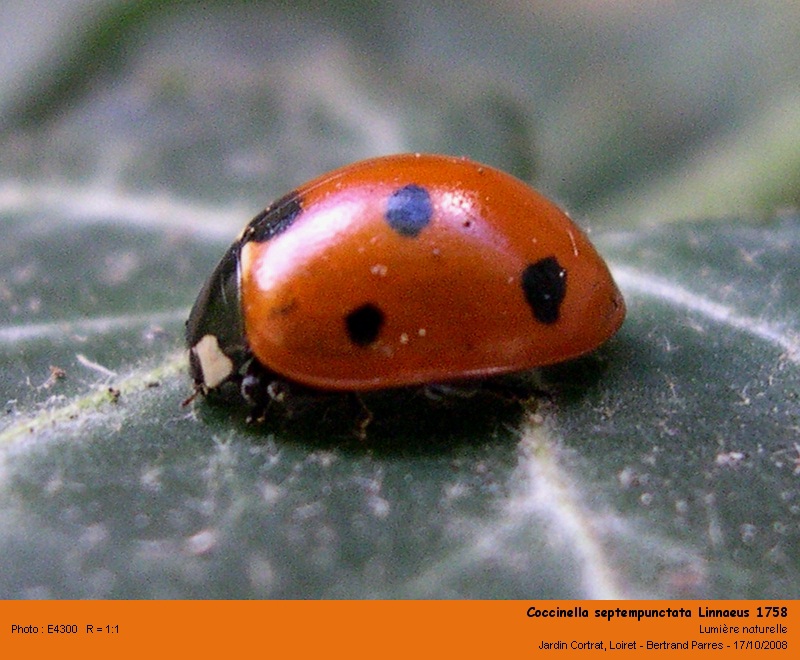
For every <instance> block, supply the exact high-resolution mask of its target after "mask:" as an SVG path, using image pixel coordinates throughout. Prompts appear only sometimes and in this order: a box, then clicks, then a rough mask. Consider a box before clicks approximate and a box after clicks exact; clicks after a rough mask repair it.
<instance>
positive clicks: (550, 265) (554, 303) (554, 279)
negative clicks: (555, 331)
mask: <svg viewBox="0 0 800 660" xmlns="http://www.w3.org/2000/svg"><path fill="white" fill-rule="evenodd" d="M521 282H522V292H523V293H524V294H525V300H526V301H527V302H528V305H530V308H531V311H532V312H533V316H534V317H535V318H536V320H537V321H539V322H540V323H546V324H548V325H549V324H552V323H555V322H556V321H558V315H559V311H560V309H561V302H562V301H563V300H564V296H565V295H566V293H567V271H566V270H564V268H562V267H561V264H559V263H558V260H557V259H556V258H555V257H545V258H544V259H540V260H539V261H537V262H536V263H532V264H529V265H528V267H527V268H525V270H523V271H522V280H521Z"/></svg>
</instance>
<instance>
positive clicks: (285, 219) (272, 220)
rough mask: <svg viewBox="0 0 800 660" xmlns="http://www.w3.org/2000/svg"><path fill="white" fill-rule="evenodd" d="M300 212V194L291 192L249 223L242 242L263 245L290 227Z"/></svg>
mask: <svg viewBox="0 0 800 660" xmlns="http://www.w3.org/2000/svg"><path fill="white" fill-rule="evenodd" d="M302 210H303V206H302V198H301V197H300V193H298V192H297V191H292V192H290V193H289V194H288V195H284V196H283V197H281V198H280V199H278V200H276V201H275V202H273V203H272V204H270V205H269V206H268V207H267V208H266V209H264V210H263V211H262V212H261V213H259V214H258V215H257V216H256V217H255V218H253V219H252V220H251V221H250V224H249V225H248V227H247V232H245V235H244V240H245V241H256V242H258V243H263V242H264V241H268V240H270V239H271V238H275V236H277V235H278V234H282V233H283V232H285V231H286V230H287V229H289V227H291V226H292V223H293V222H294V221H295V220H297V216H299V215H300V213H301V211H302Z"/></svg>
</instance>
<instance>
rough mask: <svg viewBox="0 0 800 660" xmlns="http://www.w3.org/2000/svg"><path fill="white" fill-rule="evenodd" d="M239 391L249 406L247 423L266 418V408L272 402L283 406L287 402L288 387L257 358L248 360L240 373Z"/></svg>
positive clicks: (258, 421)
mask: <svg viewBox="0 0 800 660" xmlns="http://www.w3.org/2000/svg"><path fill="white" fill-rule="evenodd" d="M239 392H240V393H241V395H242V398H243V399H244V400H245V401H246V402H247V404H248V405H249V406H250V408H251V412H250V414H249V415H248V417H247V421H248V423H249V422H257V423H261V422H263V421H264V420H265V419H266V416H267V410H268V409H269V408H270V406H272V404H273V403H277V404H280V405H283V406H285V405H286V404H287V401H288V399H289V394H290V388H289V384H288V383H287V382H286V381H284V380H281V379H280V378H279V377H278V375H277V374H276V373H275V372H273V371H270V370H269V369H267V368H265V367H264V366H262V365H261V364H260V363H259V362H258V361H257V360H250V361H249V362H248V363H247V365H245V368H244V370H243V373H242V375H241V380H240V383H239Z"/></svg>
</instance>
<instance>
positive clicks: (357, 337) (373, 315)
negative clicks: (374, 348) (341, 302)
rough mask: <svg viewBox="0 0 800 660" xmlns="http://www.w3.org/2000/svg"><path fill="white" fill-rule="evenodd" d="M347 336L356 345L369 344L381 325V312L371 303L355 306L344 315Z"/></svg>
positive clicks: (377, 333)
mask: <svg viewBox="0 0 800 660" xmlns="http://www.w3.org/2000/svg"><path fill="white" fill-rule="evenodd" d="M344 325H345V329H346V330H347V336H348V337H349V338H350V341H351V342H353V343H354V344H355V345H356V346H369V345H370V344H371V343H372V342H374V341H375V340H376V339H377V338H378V335H379V334H380V332H381V328H382V327H383V312H382V311H381V310H380V309H379V308H378V307H376V306H375V305H373V304H372V303H365V304H364V305H361V306H360V307H356V308H355V309H354V310H353V311H352V312H350V313H349V314H348V315H347V316H345V317H344Z"/></svg>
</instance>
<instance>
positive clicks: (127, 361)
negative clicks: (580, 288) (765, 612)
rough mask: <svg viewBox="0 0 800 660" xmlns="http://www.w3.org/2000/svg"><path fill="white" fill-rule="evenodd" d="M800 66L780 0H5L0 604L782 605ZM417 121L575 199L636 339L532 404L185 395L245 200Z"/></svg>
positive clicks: (795, 518)
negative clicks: (365, 421) (354, 415)
mask: <svg viewBox="0 0 800 660" xmlns="http://www.w3.org/2000/svg"><path fill="white" fill-rule="evenodd" d="M799 64H800V5H798V4H797V3H796V2H789V1H785V2H762V3H752V2H737V1H730V2H722V1H700V2H696V1H695V2H689V1H677V2H669V3H659V2H647V1H646V2H627V1H624V0H617V1H614V0H608V1H605V2H593V1H590V0H577V1H574V2H569V3H566V2H523V1H520V0H503V1H495V2H492V3H486V2H473V1H467V2H458V3H456V2H445V1H443V0H427V1H425V2H421V1H417V0H410V1H405V2H399V1H397V2H395V1H388V2H366V1H356V2H326V3H322V2H311V1H300V2H241V1H240V2H236V1H228V2H223V1H216V2H212V1H208V2H181V1H177V0H175V1H173V2H155V1H141V2H99V1H94V0H81V1H76V0H72V1H66V0H54V1H51V2H48V3H47V5H46V8H42V7H41V6H34V4H33V3H25V2H16V1H13V0H8V1H6V2H4V3H2V5H0V223H2V224H0V226H1V227H2V232H3V234H2V235H3V241H2V244H0V350H1V351H2V353H0V355H1V356H2V357H1V358H0V359H2V365H3V369H2V374H0V388H2V392H0V397H1V398H0V400H2V401H3V402H5V415H4V417H3V418H2V419H1V420H0V502H1V503H2V505H1V506H0V511H1V513H0V569H2V570H0V597H1V598H154V597H160V598H164V597H167V598H286V597H289V598H304V597H310V598H316V597H353V598H370V597H399V598H404V597H414V598H509V597H513V598H532V597H537V598H551V597H558V598H572V597H586V598H614V597H620V596H627V597H651V596H653V597H720V598H728V597H754V598H767V597H788V598H796V597H797V594H798V592H799V591H800V559H799V557H800V552H798V550H800V545H799V543H798V542H799V541H800V491H799V490H798V474H800V471H799V470H798V467H797V466H798V460H800V459H798V456H800V444H798V443H799V442H800V439H798V428H800V419H799V418H800V412H799V411H798V403H797V397H798V382H800V376H799V375H798V368H797V366H798V361H800V358H799V357H798V356H799V355H800V344H799V343H798V340H797V337H798V336H800V319H799V318H798V311H797V310H798V309H800V305H799V304H798V303H800V269H798V266H797V248H798V238H799V235H798V226H799V225H798V219H797V213H796V210H795V209H796V206H797V204H798V201H799V200H800V185H799V184H800V66H798V65H799ZM401 151H428V152H445V153H451V154H457V155H462V154H463V155H467V156H470V157H472V158H474V159H477V160H481V161H484V162H487V163H489V164H491V165H494V166H496V167H499V168H501V169H505V170H508V171H510V172H512V173H514V174H515V175H517V176H519V177H520V178H522V179H525V180H527V181H529V182H532V183H534V184H535V185H536V186H537V187H538V188H540V189H541V190H543V191H544V192H546V193H547V194H548V195H549V196H551V197H553V198H555V199H556V200H558V201H559V202H560V203H562V204H563V205H564V206H565V207H566V208H567V209H568V210H569V211H570V212H571V214H572V215H573V217H574V218H575V219H576V221H577V222H578V223H579V224H581V225H582V226H584V227H586V228H587V229H589V230H590V231H591V232H592V237H593V239H594V240H595V241H596V243H597V245H598V247H599V248H600V250H601V252H602V253H603V254H605V255H606V256H607V257H608V258H609V261H610V263H611V266H612V270H613V271H614V274H615V276H616V277H617V279H618V281H619V283H620V285H621V288H622V289H623V292H624V293H625V295H626V298H627V300H628V303H629V308H630V310H629V311H630V314H629V319H628V321H627V322H626V325H625V326H624V328H623V331H622V332H621V333H620V336H619V337H618V338H617V339H615V340H614V341H612V342H611V343H610V344H609V345H608V346H607V347H604V348H603V349H601V350H600V351H599V352H598V353H597V354H595V355H594V356H590V357H588V358H585V359H583V360H579V361H576V362H574V363H572V364H570V365H565V366H561V367H554V368H551V369H546V370H541V372H536V373H534V374H531V375H529V377H527V378H528V380H526V381H525V382H526V383H528V384H531V387H532V388H533V389H536V390H537V391H538V390H540V389H541V388H544V389H545V390H547V391H548V393H549V394H548V396H547V397H546V398H545V399H543V400H542V401H541V402H540V403H539V407H538V408H537V409H536V411H535V414H532V415H528V416H522V418H521V416H520V414H519V410H518V409H517V408H515V407H514V406H508V407H507V406H503V405H498V402H497V401H496V400H492V399H491V397H489V398H481V397H478V399H477V400H470V401H466V402H465V401H445V402H439V403H435V402H431V401H428V400H425V399H424V397H423V398H422V399H420V397H418V396H417V395H415V394H413V393H408V392H400V393H390V394H387V395H386V396H378V397H376V399H375V401H373V402H371V405H372V406H374V409H375V411H376V412H377V413H378V414H377V420H376V423H375V426H374V428H373V429H372V430H371V434H372V435H371V437H370V438H369V441H368V442H367V443H359V442H357V441H354V440H353V438H352V437H351V436H352V434H350V433H349V431H348V421H347V419H346V418H345V419H343V418H342V417H343V416H342V415H340V413H339V411H338V410H337V408H336V406H335V404H334V405H332V406H331V407H329V408H323V410H322V411H319V410H314V411H311V412H309V413H308V414H305V415H302V414H301V415H300V416H299V418H298V419H292V420H282V419H274V420H269V421H268V423H267V424H266V425H264V426H263V427H259V428H253V427H249V426H247V425H245V424H244V422H243V419H244V413H243V412H242V411H240V410H238V409H236V408H235V407H233V408H227V407H225V406H211V405H207V404H206V403H203V402H197V403H195V404H194V406H193V407H190V408H188V409H184V408H181V407H180V405H179V404H180V402H181V400H182V399H183V398H185V396H186V394H187V393H188V389H189V385H188V381H187V377H186V374H185V365H184V360H183V356H182V353H181V343H182V338H181V334H182V324H183V320H184V319H185V317H186V315H187V313H188V309H189V307H190V305H191V303H192V301H193V299H194V296H195V295H196V293H197V291H199V288H200V286H201V285H202V283H203V281H204V279H205V277H207V276H208V274H209V273H210V272H211V270H212V268H213V266H214V265H215V263H216V261H217V260H218V259H219V257H220V256H221V254H222V252H223V251H224V249H225V248H226V247H227V245H228V244H229V243H230V241H231V240H232V238H233V237H234V236H235V235H236V233H237V232H238V231H239V229H240V227H241V226H242V225H243V224H244V223H245V222H246V221H247V220H248V219H249V218H250V217H252V216H253V215H254V214H255V213H256V212H257V211H258V210H259V209H261V208H263V207H264V206H265V205H266V204H267V203H269V202H270V201H271V200H272V199H273V198H275V197H277V196H279V195H281V194H282V193H284V192H286V191H287V190H289V189H291V188H292V187H294V186H297V185H298V184H301V183H302V182H303V181H305V180H308V179H309V178H311V177H313V176H317V175H319V174H320V173H322V172H324V171H326V170H328V169H331V168H333V167H337V166H340V165H342V164H345V163H348V162H351V161H354V160H357V159H360V158H365V157H369V156H374V155H379V154H386V153H393V152H401ZM53 368H57V369H53ZM60 370H63V372H64V374H63V375H62V372H61V371H60ZM344 417H346V416H344Z"/></svg>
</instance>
